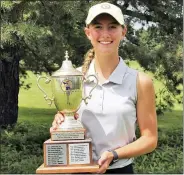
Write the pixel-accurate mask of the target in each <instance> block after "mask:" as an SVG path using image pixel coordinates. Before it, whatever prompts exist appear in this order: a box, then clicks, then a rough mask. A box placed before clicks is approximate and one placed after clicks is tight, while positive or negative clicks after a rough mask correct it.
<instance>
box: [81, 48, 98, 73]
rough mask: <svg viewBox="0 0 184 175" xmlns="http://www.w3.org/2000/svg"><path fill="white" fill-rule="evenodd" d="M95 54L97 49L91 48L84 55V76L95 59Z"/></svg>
mask: <svg viewBox="0 0 184 175" xmlns="http://www.w3.org/2000/svg"><path fill="white" fill-rule="evenodd" d="M94 56H95V51H94V49H93V48H92V49H89V50H88V51H87V53H86V54H85V56H84V62H83V66H82V73H83V74H84V76H85V75H86V73H87V71H88V69H89V65H90V64H91V61H92V60H93V59H94Z"/></svg>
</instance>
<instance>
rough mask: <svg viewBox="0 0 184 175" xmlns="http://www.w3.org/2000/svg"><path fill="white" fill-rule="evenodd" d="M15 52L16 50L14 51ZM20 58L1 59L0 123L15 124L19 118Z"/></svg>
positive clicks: (2, 124)
mask: <svg viewBox="0 0 184 175" xmlns="http://www.w3.org/2000/svg"><path fill="white" fill-rule="evenodd" d="M14 53H15V52H14ZM18 93H19V58H18V56H17V55H16V54H13V53H12V55H11V61H10V60H9V59H2V60H0V125H1V126H2V127H6V126H8V125H11V126H13V125H14V124H16V122H17V118H18Z"/></svg>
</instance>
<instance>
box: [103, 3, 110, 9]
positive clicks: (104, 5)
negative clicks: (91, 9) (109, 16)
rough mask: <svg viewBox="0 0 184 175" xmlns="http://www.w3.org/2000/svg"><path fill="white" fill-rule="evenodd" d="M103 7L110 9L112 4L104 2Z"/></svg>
mask: <svg viewBox="0 0 184 175" xmlns="http://www.w3.org/2000/svg"><path fill="white" fill-rule="evenodd" d="M101 7H102V8H103V9H110V8H111V6H110V5H109V4H102V5H101Z"/></svg>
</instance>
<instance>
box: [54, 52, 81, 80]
mask: <svg viewBox="0 0 184 175" xmlns="http://www.w3.org/2000/svg"><path fill="white" fill-rule="evenodd" d="M68 58H69V56H68V51H66V52H65V59H66V60H65V61H63V62H62V66H61V68H60V69H59V70H57V71H56V72H54V73H53V74H52V77H58V76H62V75H64V76H66V75H74V76H82V75H83V74H82V73H81V72H80V71H78V70H77V69H75V68H74V67H73V65H72V62H71V61H70V60H68Z"/></svg>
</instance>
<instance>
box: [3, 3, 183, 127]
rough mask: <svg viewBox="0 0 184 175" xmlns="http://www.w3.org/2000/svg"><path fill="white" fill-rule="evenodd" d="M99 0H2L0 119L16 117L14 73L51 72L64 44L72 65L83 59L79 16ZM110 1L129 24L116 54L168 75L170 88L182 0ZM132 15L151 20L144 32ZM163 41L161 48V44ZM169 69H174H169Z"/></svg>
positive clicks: (175, 80) (16, 80)
mask: <svg viewBox="0 0 184 175" xmlns="http://www.w3.org/2000/svg"><path fill="white" fill-rule="evenodd" d="M98 2H99V1H98ZM98 2H97V1H93V0H90V1H89V0H82V1H48V2H46V1H1V18H2V27H1V29H2V30H1V34H2V38H1V53H2V55H1V60H0V96H1V98H2V101H3V103H0V123H1V124H3V125H7V124H15V123H16V121H17V115H18V92H19V85H23V84H22V82H19V76H24V77H25V76H26V70H31V71H33V72H34V73H40V72H47V73H49V74H51V73H52V72H53V71H55V70H56V69H58V67H59V66H60V65H61V62H62V60H63V59H64V52H65V50H68V51H69V53H70V55H69V56H70V59H72V62H73V63H74V64H75V65H76V66H79V65H81V64H82V61H83V55H84V54H85V53H86V51H87V50H88V49H89V48H90V47H91V45H90V44H89V42H88V41H87V39H86V37H85V36H84V32H83V27H84V26H85V23H84V21H85V18H86V14H87V11H88V8H89V6H91V5H92V4H95V3H98ZM101 2H103V1H101ZM109 2H112V3H114V4H116V5H118V6H119V7H120V8H121V9H122V11H123V13H124V14H125V16H126V23H127V25H128V34H127V40H126V42H125V43H124V44H123V45H122V46H121V48H120V52H121V53H120V54H121V55H122V56H123V58H124V59H127V60H130V59H137V60H138V61H139V63H140V64H141V65H142V66H143V67H144V68H145V69H146V70H151V71H152V72H154V73H155V75H156V78H158V77H161V78H162V79H166V80H168V81H167V83H166V88H167V90H169V92H172V93H173V92H174V93H175V86H176V85H178V84H180V82H181V77H177V78H176V76H178V74H177V72H180V70H181V64H180V62H181V59H180V56H179V55H180V48H181V44H180V41H181V38H180V37H181V35H182V34H181V33H182V27H181V23H182V14H181V8H182V2H181V1H180V0H172V1H171V0H170V1H169V5H168V1H166V0H162V1H157V0H156V1H154V2H150V1H147V0H143V1H134V0H130V1H127V0H124V1H118V0H111V1H109ZM136 21H139V22H141V23H143V24H145V23H150V22H152V23H153V24H154V25H152V26H147V31H146V32H145V30H144V29H143V28H142V29H140V30H135V29H134V28H133V25H132V24H133V23H134V22H136ZM155 34H156V35H157V36H156V35H155ZM155 36H156V37H155ZM168 40H169V42H168ZM150 41H151V42H150ZM171 41H172V42H171ZM158 43H160V44H159V47H157V44H158ZM168 44H170V45H169V46H168ZM168 47H169V48H170V50H167V54H166V53H165V52H164V50H165V49H166V48H168ZM171 48H172V49H171ZM175 48H177V49H176V50H177V51H176V50H175ZM150 51H151V52H150ZM173 51H175V52H173ZM150 53H151V54H150ZM175 57H177V59H175ZM173 65H175V66H173ZM177 66H179V68H178V69H177V71H176V67H177ZM158 68H159V69H158ZM168 70H171V71H172V72H175V71H176V72H175V74H169V73H168ZM18 75H19V76H18ZM27 87H29V85H27Z"/></svg>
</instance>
